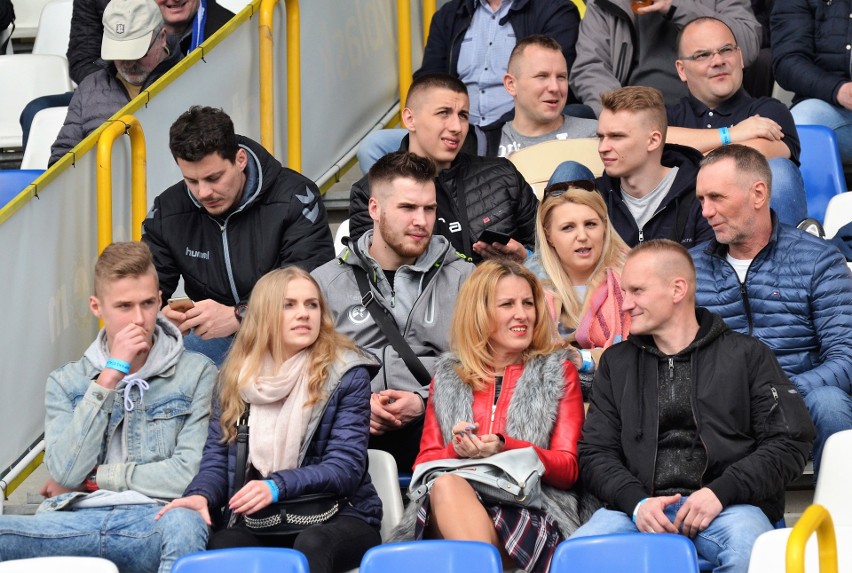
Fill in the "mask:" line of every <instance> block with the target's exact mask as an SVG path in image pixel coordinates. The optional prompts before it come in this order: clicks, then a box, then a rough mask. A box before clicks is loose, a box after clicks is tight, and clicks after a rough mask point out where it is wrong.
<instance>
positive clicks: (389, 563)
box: [360, 540, 503, 573]
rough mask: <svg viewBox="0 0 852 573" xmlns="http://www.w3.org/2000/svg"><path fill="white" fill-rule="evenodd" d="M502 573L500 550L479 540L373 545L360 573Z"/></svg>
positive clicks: (362, 563) (362, 561)
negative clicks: (392, 572) (391, 572)
mask: <svg viewBox="0 0 852 573" xmlns="http://www.w3.org/2000/svg"><path fill="white" fill-rule="evenodd" d="M390 571H401V572H403V571H404V572H405V573H435V572H436V571H440V572H441V573H502V571H503V565H502V563H501V559H500V552H499V551H497V548H496V547H494V546H493V545H489V544H488V543H480V542H478V541H449V540H424V541H410V542H403V543H388V544H385V545H379V546H377V547H373V548H372V549H370V550H369V551H367V553H366V554H365V555H364V558H363V559H362V560H361V568H360V573H388V572H390Z"/></svg>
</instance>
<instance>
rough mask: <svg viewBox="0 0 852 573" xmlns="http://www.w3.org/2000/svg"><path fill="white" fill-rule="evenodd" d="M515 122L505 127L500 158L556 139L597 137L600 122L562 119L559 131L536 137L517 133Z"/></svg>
mask: <svg viewBox="0 0 852 573" xmlns="http://www.w3.org/2000/svg"><path fill="white" fill-rule="evenodd" d="M513 124H514V122H512V121H507V122H506V124H505V125H504V126H503V130H502V132H501V135H500V150H499V151H498V152H497V155H498V156H499V157H506V156H508V155H510V154H512V153H514V152H516V151H518V150H519V149H523V148H524V147H529V146H531V145H535V144H536V143H544V142H545V141H552V140H554V139H579V138H581V137H597V135H598V134H597V131H598V122H597V121H595V120H594V119H585V118H582V117H569V116H567V115H566V116H563V117H562V125H561V126H559V128H558V129H554V130H553V131H551V132H550V133H545V134H544V135H537V136H535V137H527V136H525V135H521V134H520V133H518V132H517V131H515V126H514V125H513Z"/></svg>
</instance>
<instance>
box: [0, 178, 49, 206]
mask: <svg viewBox="0 0 852 573" xmlns="http://www.w3.org/2000/svg"><path fill="white" fill-rule="evenodd" d="M42 173H44V170H43V169H0V209H2V208H3V207H5V206H6V203H8V202H9V201H11V200H12V199H14V198H15V197H16V196H17V195H18V193H20V192H21V191H23V190H24V189H26V187H27V185H29V184H30V183H32V182H33V181H35V180H36V179H37V178H38V177H39V175H41V174H42Z"/></svg>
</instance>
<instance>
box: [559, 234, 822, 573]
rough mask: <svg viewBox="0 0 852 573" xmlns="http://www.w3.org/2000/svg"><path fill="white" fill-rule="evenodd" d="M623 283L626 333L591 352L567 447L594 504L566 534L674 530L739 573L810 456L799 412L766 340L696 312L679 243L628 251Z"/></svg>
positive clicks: (804, 418)
mask: <svg viewBox="0 0 852 573" xmlns="http://www.w3.org/2000/svg"><path fill="white" fill-rule="evenodd" d="M621 284H622V288H623V289H624V292H625V298H624V303H623V306H622V308H623V309H624V310H626V311H628V312H630V316H631V325H630V337H629V338H628V340H627V341H626V342H623V343H621V344H616V345H615V346H613V347H611V348H609V349H608V350H607V351H606V352H604V354H603V356H602V358H601V362H600V365H599V367H598V370H597V373H596V375H595V382H594V386H593V390H592V400H591V406H590V408H589V413H588V416H587V418H586V422H585V424H584V426H583V439H582V440H580V443H579V458H580V476H581V479H582V480H583V483H584V484H585V486H586V487H587V488H588V489H589V490H590V491H591V493H593V494H594V495H595V496H597V497H598V498H599V499H600V500H601V501H603V502H604V504H605V506H606V508H605V509H600V510H598V511H597V512H596V513H595V514H594V516H593V517H592V519H591V520H589V522H588V523H586V524H585V525H584V526H582V527H581V528H580V529H578V530H577V531H576V532H575V533H574V536H579V537H582V536H587V535H601V534H608V533H636V532H642V533H663V532H665V533H680V534H682V535H685V536H687V537H689V538H691V539H692V541H693V542H694V543H695V547H696V549H697V551H698V553H699V554H700V555H701V556H703V557H704V558H706V559H707V560H708V561H710V562H711V563H713V564H714V566H716V567H721V568H724V570H725V571H732V572H738V573H745V572H746V571H747V570H748V563H749V556H750V554H751V548H752V545H753V544H754V541H755V539H757V537H758V536H759V535H760V534H762V533H764V532H766V531H769V530H771V529H772V523H773V522H775V521H777V520H779V519H781V518H782V517H783V515H784V490H785V487H786V486H787V484H789V483H790V482H791V481H793V480H794V479H795V478H796V477H798V476H799V475H800V474H801V472H802V469H803V468H804V466H805V462H806V461H807V459H808V452H809V450H810V442H811V440H812V439H813V436H814V427H813V424H812V423H811V420H810V416H809V415H808V411H807V409H806V408H805V405H804V402H803V401H802V398H801V396H799V393H798V392H797V391H796V389H795V387H794V386H793V385H792V383H791V382H790V381H789V380H788V379H787V377H786V376H785V375H784V372H783V371H782V370H781V367H780V366H779V365H778V362H777V361H776V360H775V356H774V355H773V354H772V351H771V350H770V349H769V348H768V347H767V346H766V345H764V344H763V343H762V342H759V341H758V340H756V339H754V338H752V337H750V336H746V335H743V334H739V333H735V332H733V331H732V330H730V329H729V328H728V327H727V326H726V325H725V323H724V321H722V318H721V317H719V316H718V315H715V314H712V313H710V312H708V311H707V310H705V309H703V308H696V306H695V267H694V266H693V264H692V259H691V258H690V256H689V253H688V252H687V251H686V249H684V248H683V247H682V246H680V245H678V244H677V243H674V242H673V241H668V240H655V241H649V242H646V243H643V244H642V245H639V246H638V247H636V248H635V249H634V250H633V251H631V253H630V255H628V258H627V263H626V264H625V266H624V272H623V273H622V277H621ZM628 445H629V447H626V446H628ZM631 516H632V519H631Z"/></svg>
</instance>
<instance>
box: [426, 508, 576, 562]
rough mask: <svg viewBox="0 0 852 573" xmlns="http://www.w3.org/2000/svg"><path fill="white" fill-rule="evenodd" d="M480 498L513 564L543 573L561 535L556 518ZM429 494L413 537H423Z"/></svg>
mask: <svg viewBox="0 0 852 573" xmlns="http://www.w3.org/2000/svg"><path fill="white" fill-rule="evenodd" d="M476 496H477V497H478V498H479V501H480V502H481V503H482V505H483V506H484V507H485V509H486V511H488V515H490V516H491V521H493V522H494V528H495V529H496V530H497V537H498V539H500V542H501V543H502V544H503V547H504V548H505V549H506V553H507V554H508V555H509V557H511V558H512V560H513V561H514V562H515V564H516V565H517V566H518V567H519V568H521V569H523V570H524V571H530V572H535V573H544V572H546V571H548V570H549V569H550V562H551V561H552V560H553V553H554V552H555V551H556V546H557V545H559V542H560V541H562V534H561V533H560V532H559V527H557V525H556V521H554V520H553V518H552V517H551V516H550V514H548V513H546V512H544V511H538V510H535V509H527V508H524V507H518V506H514V505H504V504H499V503H492V502H488V501H485V500H483V499H482V497H481V496H480V495H479V493H477V494H476ZM430 514H431V512H430V511H429V496H428V495H427V496H425V498H424V501H423V503H422V504H421V505H420V508H419V509H418V510H417V524H416V525H415V530H414V538H415V539H417V540H420V539H423V535H424V533H425V530H426V527H427V526H428V525H429V516H430Z"/></svg>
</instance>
